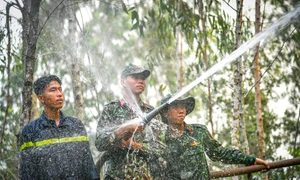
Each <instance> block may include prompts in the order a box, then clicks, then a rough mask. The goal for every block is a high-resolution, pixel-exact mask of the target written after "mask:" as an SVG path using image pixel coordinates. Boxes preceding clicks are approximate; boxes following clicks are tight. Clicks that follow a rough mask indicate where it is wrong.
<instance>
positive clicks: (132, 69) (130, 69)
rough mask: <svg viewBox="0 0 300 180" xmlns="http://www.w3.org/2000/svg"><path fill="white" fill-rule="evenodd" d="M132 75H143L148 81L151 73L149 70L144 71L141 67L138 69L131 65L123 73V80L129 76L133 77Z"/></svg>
mask: <svg viewBox="0 0 300 180" xmlns="http://www.w3.org/2000/svg"><path fill="white" fill-rule="evenodd" d="M132 74H142V75H143V76H144V78H145V79H146V78H147V77H148V76H149V75H150V71H149V70H147V69H142V68H141V67H138V66H136V65H133V64H131V63H130V64H129V65H128V66H126V67H125V69H124V70H123V71H122V74H121V78H122V79H125V78H126V77H127V76H129V75H132Z"/></svg>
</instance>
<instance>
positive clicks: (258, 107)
mask: <svg viewBox="0 0 300 180" xmlns="http://www.w3.org/2000/svg"><path fill="white" fill-rule="evenodd" d="M260 4H261V3H260V0H256V2H255V34H258V33H259V32H260ZM254 79H255V108H256V126H257V135H258V149H259V155H260V158H262V159H264V160H265V159H266V152H265V140H264V127H263V119H262V112H261V91H260V66H259V44H258V45H257V46H256V47H255V56H254ZM264 179H265V180H267V179H268V176H267V175H266V176H264Z"/></svg>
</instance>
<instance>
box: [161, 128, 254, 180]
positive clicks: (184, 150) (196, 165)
mask: <svg viewBox="0 0 300 180" xmlns="http://www.w3.org/2000/svg"><path fill="white" fill-rule="evenodd" d="M165 141H166V145H167V147H166V151H165V155H164V157H165V159H166V161H167V170H166V179H204V180H207V179H210V175H209V169H208V165H207V161H206V156H205V154H206V155H207V156H208V157H209V158H210V159H211V160H213V161H220V162H222V163H228V164H245V165H252V164H254V161H255V157H254V156H249V155H247V154H245V153H243V152H241V151H239V150H237V149H230V148H224V147H222V146H221V144H220V143H219V142H218V141H216V140H215V139H213V138H212V136H211V135H210V133H209V131H208V130H207V127H206V126H204V125H198V124H197V125H188V124H185V130H184V133H183V135H181V136H180V137H178V138H171V137H170V136H169V135H168V133H166V136H165Z"/></svg>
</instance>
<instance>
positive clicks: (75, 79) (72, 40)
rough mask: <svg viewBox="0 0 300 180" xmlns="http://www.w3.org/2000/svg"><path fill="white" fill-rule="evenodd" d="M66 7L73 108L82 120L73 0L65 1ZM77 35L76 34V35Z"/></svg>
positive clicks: (81, 98)
mask: <svg viewBox="0 0 300 180" xmlns="http://www.w3.org/2000/svg"><path fill="white" fill-rule="evenodd" d="M66 9H67V14H68V18H69V34H68V40H69V43H68V44H69V45H70V47H69V49H68V50H69V53H68V54H69V55H70V56H69V58H70V60H69V62H71V66H72V68H71V74H72V87H73V94H74V98H75V99H74V103H75V105H74V108H75V116H76V117H78V118H79V119H80V120H82V121H84V114H83V97H82V89H81V80H80V60H79V58H78V57H79V55H78V53H77V52H79V51H78V38H76V16H75V7H74V1H71V0H68V1H66ZM77 37H78V36H77Z"/></svg>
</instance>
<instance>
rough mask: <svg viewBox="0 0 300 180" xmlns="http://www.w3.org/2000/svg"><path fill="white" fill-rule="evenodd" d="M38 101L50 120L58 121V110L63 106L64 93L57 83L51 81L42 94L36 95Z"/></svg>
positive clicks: (57, 122)
mask: <svg viewBox="0 0 300 180" xmlns="http://www.w3.org/2000/svg"><path fill="white" fill-rule="evenodd" d="M38 99H39V101H40V102H41V103H43V105H44V112H45V114H46V115H47V116H48V117H49V118H50V119H53V120H55V121H56V125H58V124H59V120H60V109H61V108H62V107H63V105H64V92H63V90H62V87H61V85H60V84H59V83H58V82H57V81H51V82H50V83H49V84H48V85H47V86H46V88H45V90H44V93H43V94H40V95H38Z"/></svg>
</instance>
